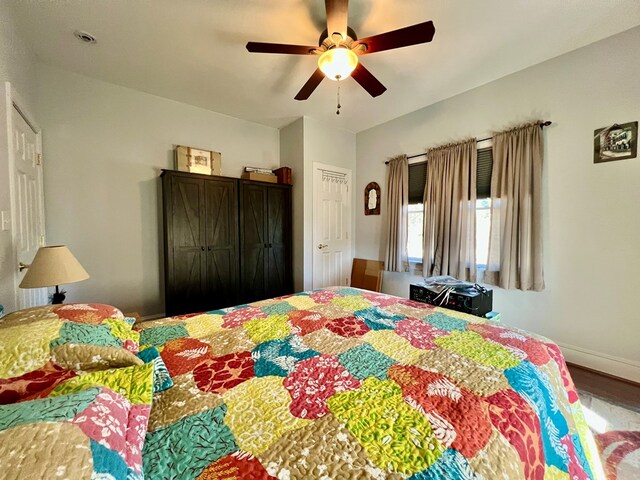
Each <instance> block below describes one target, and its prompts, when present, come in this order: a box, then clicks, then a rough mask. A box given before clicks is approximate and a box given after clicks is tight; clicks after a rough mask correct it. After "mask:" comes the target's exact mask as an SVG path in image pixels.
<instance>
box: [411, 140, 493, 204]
mask: <svg viewBox="0 0 640 480" xmlns="http://www.w3.org/2000/svg"><path fill="white" fill-rule="evenodd" d="M492 171H493V148H491V147H488V148H482V149H479V150H478V164H477V168H476V198H489V197H490V196H491V172H492ZM426 181H427V164H426V162H420V163H414V164H412V165H409V205H413V204H415V203H422V196H423V194H424V186H425V183H426Z"/></svg>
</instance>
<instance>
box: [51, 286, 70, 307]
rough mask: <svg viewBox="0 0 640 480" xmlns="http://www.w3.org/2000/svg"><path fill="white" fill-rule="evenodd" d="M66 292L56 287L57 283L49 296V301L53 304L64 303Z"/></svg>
mask: <svg viewBox="0 0 640 480" xmlns="http://www.w3.org/2000/svg"><path fill="white" fill-rule="evenodd" d="M66 293H67V292H65V291H64V290H62V291H60V290H59V289H58V285H56V293H54V294H53V295H52V296H51V303H52V304H53V305H56V304H59V303H64V299H65V297H66Z"/></svg>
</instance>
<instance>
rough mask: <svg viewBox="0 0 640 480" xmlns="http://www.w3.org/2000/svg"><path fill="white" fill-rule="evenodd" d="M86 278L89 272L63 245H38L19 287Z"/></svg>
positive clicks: (51, 284)
mask: <svg viewBox="0 0 640 480" xmlns="http://www.w3.org/2000/svg"><path fill="white" fill-rule="evenodd" d="M87 278H89V274H88V273H87V271H86V270H85V269H84V268H82V265H80V262H78V260H77V259H76V257H74V256H73V254H72V253H71V252H70V251H69V249H68V248H67V247H66V246H65V245H55V246H51V247H40V248H39V249H38V252H37V253H36V256H35V258H34V259H33V262H32V263H31V265H30V266H29V269H28V270H27V274H26V275H25V276H24V278H23V279H22V282H20V288H40V287H53V286H55V285H61V284H65V283H75V282H80V281H82V280H86V279H87Z"/></svg>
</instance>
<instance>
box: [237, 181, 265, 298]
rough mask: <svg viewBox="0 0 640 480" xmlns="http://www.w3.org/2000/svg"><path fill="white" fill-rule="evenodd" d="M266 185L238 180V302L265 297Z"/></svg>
mask: <svg viewBox="0 0 640 480" xmlns="http://www.w3.org/2000/svg"><path fill="white" fill-rule="evenodd" d="M267 243H268V242H267V189H266V187H264V186H263V185H260V184H254V183H248V182H242V181H241V182H240V277H241V288H240V290H241V291H240V298H241V302H243V303H246V302H252V301H254V300H260V299H264V298H267V295H266V293H267V285H266V269H265V267H266V259H265V252H266V250H267Z"/></svg>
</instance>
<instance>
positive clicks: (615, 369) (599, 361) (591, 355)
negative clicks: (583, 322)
mask: <svg viewBox="0 0 640 480" xmlns="http://www.w3.org/2000/svg"><path fill="white" fill-rule="evenodd" d="M556 343H557V344H558V346H559V347H560V349H561V350H562V354H563V355H564V358H565V360H566V361H567V362H569V363H573V364H575V365H578V366H582V367H586V368H589V369H592V370H596V371H598V372H603V373H607V374H609V375H613V376H615V377H620V378H623V379H626V380H630V381H632V382H635V383H640V362H636V361H634V360H630V359H628V358H622V357H616V356H614V355H608V354H606V353H601V352H596V351H594V350H588V349H586V348H582V347H578V346H576V345H570V344H567V343H561V342H556Z"/></svg>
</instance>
